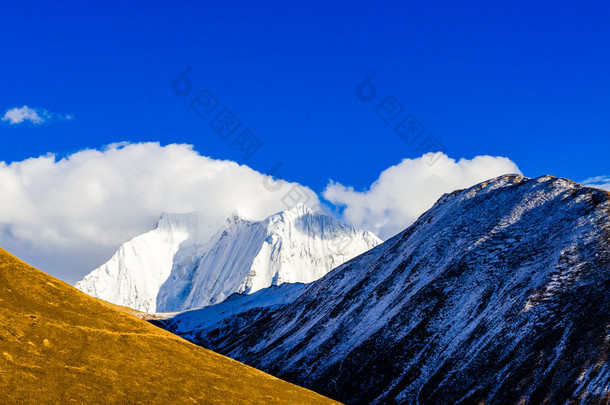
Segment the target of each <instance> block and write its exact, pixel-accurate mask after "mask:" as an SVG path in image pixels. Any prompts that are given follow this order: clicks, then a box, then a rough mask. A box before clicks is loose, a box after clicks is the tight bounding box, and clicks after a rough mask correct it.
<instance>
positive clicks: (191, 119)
mask: <svg viewBox="0 0 610 405" xmlns="http://www.w3.org/2000/svg"><path fill="white" fill-rule="evenodd" d="M489 3H490V2H461V3H460V4H456V3H454V2H448V1H447V2H387V3H384V4H381V5H380V4H375V3H373V2H336V3H333V4H329V3H328V2H307V3H306V4H305V5H302V6H299V7H297V6H295V5H288V4H287V3H286V2H255V3H254V2H186V3H181V4H179V5H177V4H170V3H164V2H120V3H119V2H104V3H103V4H100V3H98V4H90V3H87V2H84V3H83V2H69V1H66V2H60V4H57V3H48V2H35V1H34V2H32V1H5V2H4V3H3V13H2V15H1V16H0V33H1V36H2V38H4V41H3V55H4V57H3V63H1V64H0V75H1V77H2V78H3V80H2V82H1V84H0V107H2V108H5V109H8V108H10V107H15V106H22V105H28V106H31V107H39V108H45V109H47V110H49V111H51V112H56V113H62V114H72V115H73V116H74V119H73V120H69V121H61V120H57V122H52V123H48V124H45V125H38V126H35V125H8V124H6V123H2V124H3V125H1V126H0V133H1V134H2V146H3V147H2V148H1V153H0V160H4V161H7V162H10V161H17V160H22V159H24V158H27V157H31V156H38V155H40V154H44V153H47V152H55V153H59V154H66V153H70V152H73V151H76V150H79V149H82V148H85V147H100V146H102V145H104V144H108V143H112V142H118V141H134V142H135V141H160V142H161V143H163V144H166V143H172V142H185V143H190V144H193V145H194V146H195V149H196V150H198V151H199V152H200V153H201V154H203V155H207V156H212V157H214V158H218V159H231V160H234V161H237V162H240V163H247V164H248V165H249V166H251V167H252V168H254V169H256V170H259V171H261V172H269V170H270V169H271V168H272V167H273V166H274V165H275V164H276V162H278V161H281V162H282V163H283V166H282V173H281V174H282V175H283V177H285V178H287V179H290V180H294V181H299V182H301V183H303V184H307V185H308V186H310V187H312V188H313V189H314V190H316V191H320V190H322V189H323V188H324V186H325V185H326V184H327V182H328V179H329V178H332V179H334V180H336V181H340V182H342V183H346V184H350V185H353V186H354V187H356V188H357V189H358V188H364V187H367V186H368V185H370V183H371V182H372V181H374V180H375V179H376V178H377V176H378V175H379V173H380V172H381V171H382V170H383V169H385V168H387V167H388V166H390V165H393V164H396V163H398V162H399V161H400V160H401V159H402V158H406V157H416V156H419V155H421V152H420V151H416V150H415V148H414V147H412V146H409V145H407V144H405V143H404V142H402V140H401V139H400V138H399V137H398V136H396V134H395V133H394V132H393V128H392V127H391V126H389V125H386V124H385V123H384V122H383V121H382V120H381V119H380V118H379V117H378V116H377V115H376V113H375V107H376V105H377V104H378V102H381V101H383V99H384V97H385V96H388V95H393V96H395V99H396V100H398V101H399V102H400V103H401V104H402V105H403V107H404V111H405V113H412V114H414V115H415V116H416V117H417V118H418V119H419V120H420V121H421V122H422V123H423V124H424V125H425V127H426V129H427V131H428V132H429V133H431V134H433V135H435V136H436V137H437V138H438V140H439V141H441V142H442V144H443V145H444V147H445V148H446V151H447V154H448V155H449V156H451V157H454V158H462V157H463V158H471V157H473V156H476V155H485V154H490V155H500V156H506V157H509V158H510V159H512V160H513V161H514V162H516V163H517V164H518V166H519V168H520V169H521V170H522V171H523V172H524V173H525V174H526V175H530V176H537V175H540V174H544V173H551V174H554V175H559V176H566V177H570V178H573V179H575V180H582V179H585V178H587V177H591V176H596V175H605V174H607V173H608V166H607V156H606V155H607V151H608V144H609V141H608V139H609V135H610V114H609V113H608V112H609V107H610V75H609V74H608V72H609V71H610V69H609V67H610V49H609V48H610V32H609V31H610V30H609V28H608V24H607V21H609V20H610V13H609V11H610V9H609V5H608V3H607V2H586V3H585V4H583V3H580V4H577V3H575V2H570V3H569V2H544V1H543V2H535V3H532V2H493V3H494V4H489ZM186 66H190V67H191V72H190V76H189V77H190V79H191V81H192V85H193V88H194V90H193V92H195V91H199V90H203V89H209V90H210V92H211V93H213V94H214V96H215V97H216V98H217V99H218V101H219V103H220V106H219V108H221V107H223V108H228V109H230V110H231V111H232V112H233V113H234V114H235V116H237V117H238V118H239V120H240V121H241V122H242V127H241V128H243V129H245V128H247V129H250V130H251V131H252V133H253V134H255V136H256V137H257V138H258V139H259V140H260V141H261V142H262V143H263V146H262V147H261V149H260V150H259V151H258V152H257V153H256V154H255V155H253V156H252V157H251V158H250V159H248V160H247V161H246V160H244V158H243V154H242V152H241V151H240V150H239V148H236V147H235V145H233V146H231V145H230V141H225V140H223V139H222V138H221V137H219V136H218V135H217V134H216V133H215V132H214V131H213V130H212V129H211V128H210V126H209V122H208V121H206V120H203V119H201V118H199V116H197V115H196V114H195V113H194V112H193V111H192V110H191V109H190V107H189V101H190V96H188V97H185V98H180V97H177V96H176V95H174V94H173V93H172V91H171V81H172V79H173V78H174V77H175V76H176V75H177V74H179V73H180V72H181V71H182V70H183V69H184V68H185V67H186ZM371 72H375V74H376V77H375V85H376V87H377V89H378V96H377V100H375V101H374V102H372V103H369V104H367V103H363V102H361V101H360V100H359V99H358V98H357V97H356V95H355V90H356V87H357V86H358V84H359V83H360V82H361V81H362V80H363V79H364V78H365V77H367V76H368V75H369V74H370V73H371ZM193 94H194V93H193ZM187 99H188V100H187ZM212 118H213V117H212Z"/></svg>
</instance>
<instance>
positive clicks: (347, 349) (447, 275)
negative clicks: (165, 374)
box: [167, 176, 610, 404]
mask: <svg viewBox="0 0 610 405" xmlns="http://www.w3.org/2000/svg"><path fill="white" fill-rule="evenodd" d="M609 291H610V194H608V193H607V192H605V191H602V190H596V189H589V188H585V187H582V186H580V185H578V184H576V183H573V182H571V181H569V180H566V179H558V178H554V177H552V176H544V177H541V178H537V179H527V178H523V177H521V176H502V177H500V178H497V179H494V180H490V181H488V182H485V183H481V184H479V185H477V186H475V187H472V188H470V189H467V190H461V191H456V192H454V193H451V194H450V195H445V196H443V197H442V198H441V199H440V200H439V201H438V202H437V203H436V204H435V206H434V207H433V208H432V209H430V210H429V211H428V212H426V213H425V214H424V215H422V216H421V217H420V218H419V219H418V221H417V222H416V223H415V224H414V225H412V226H411V227H410V228H408V229H407V230H405V231H404V232H402V233H401V234H399V235H397V236H395V237H394V238H392V239H390V240H389V241H387V242H385V243H384V244H383V245H381V246H378V247H377V248H375V249H373V250H371V251H370V252H367V253H365V254H363V255H361V256H359V257H357V258H356V259H354V260H352V261H350V262H348V263H346V264H344V265H343V266H340V267H339V268H337V269H335V270H333V271H332V272H331V273H330V274H328V275H327V276H325V277H324V278H322V279H320V280H318V281H317V282H314V283H313V284H312V285H311V286H309V287H308V288H307V290H306V292H305V293H303V294H302V295H300V296H299V297H298V298H297V299H295V300H294V301H293V302H292V303H290V304H287V305H283V306H281V307H279V308H278V310H276V311H270V312H268V313H267V314H266V315H265V316H264V317H262V318H260V319H259V320H257V321H255V322H253V323H246V324H245V325H246V326H245V327H244V328H241V329H237V330H234V331H233V333H231V334H230V335H229V336H226V337H225V338H224V339H222V340H220V341H214V340H213V339H212V340H209V339H208V343H209V342H211V343H212V344H211V347H213V348H214V349H215V350H218V351H219V352H221V353H224V354H227V355H229V356H230V357H232V358H235V359H238V360H240V361H243V362H245V363H247V364H250V365H253V366H255V367H257V368H260V369H262V370H265V371H268V372H270V373H272V374H274V375H276V376H279V377H281V378H284V379H286V380H288V381H292V382H297V383H300V384H303V385H304V386H306V387H309V388H312V389H314V390H316V391H318V392H321V393H324V394H325V395H328V396H330V397H332V398H337V399H340V400H343V401H346V402H349V403H371V402H373V403H409V404H412V403H422V404H423V403H425V404H428V403H430V404H436V403H443V404H446V403H460V404H472V403H493V404H504V403H508V404H517V403H520V404H521V403H550V404H559V403H561V404H563V403H584V404H598V403H599V404H602V403H603V404H608V403H609V402H610V391H609V390H610V364H608V354H609V353H610V351H609V349H610V295H609V294H608V292H609ZM167 322H168V325H172V321H171V319H170V320H168V321H167ZM233 322H235V320H233ZM199 337H200V338H201V337H202V336H199ZM203 337H204V338H205V336H203Z"/></svg>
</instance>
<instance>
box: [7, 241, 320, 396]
mask: <svg viewBox="0 0 610 405" xmlns="http://www.w3.org/2000/svg"><path fill="white" fill-rule="evenodd" d="M0 395H1V396H0V402H1V403H20V404H22V403H36V404H41V403H45V404H46V403H97V404H105V403H121V404H139V403H141V404H151V403H160V404H163V403H176V404H188V403H202V404H203V403H205V404H209V403H222V404H226V403H257V404H258V403H289V404H299V403H301V404H315V403H332V401H331V400H329V399H327V398H325V397H322V396H320V395H318V394H315V393H314V392H311V391H308V390H306V389H303V388H300V387H297V386H295V385H292V384H289V383H287V382H285V381H282V380H279V379H277V378H274V377H272V376H270V375H268V374H265V373H263V372H262V371H259V370H256V369H253V368H251V367H248V366H246V365H244V364H241V363H239V362H236V361H234V360H231V359H229V358H226V357H224V356H221V355H219V354H216V353H213V352H211V351H209V350H206V349H203V348H201V347H198V346H195V345H193V344H191V343H188V342H186V341H185V340H183V339H181V338H179V337H177V336H174V335H172V334H171V333H169V332H166V331H163V330H161V329H158V328H156V327H155V326H153V325H151V324H149V323H148V322H146V321H143V320H140V319H138V318H136V317H135V316H133V315H130V314H129V313H126V312H124V311H121V310H119V309H117V308H116V307H114V306H111V305H110V304H107V303H106V302H103V301H100V300H97V299H95V298H91V297H89V296H87V295H86V294H84V293H82V292H80V291H78V290H76V289H75V288H73V287H71V286H69V285H68V284H66V283H64V282H62V281H60V280H57V279H55V278H53V277H51V276H49V275H47V274H45V273H43V272H41V271H39V270H36V269H34V268H33V267H31V266H29V265H27V264H26V263H24V262H22V261H20V260H19V259H17V258H16V257H14V256H12V255H11V254H9V253H7V252H6V251H4V250H2V249H0Z"/></svg>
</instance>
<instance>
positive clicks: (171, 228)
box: [75, 204, 381, 313]
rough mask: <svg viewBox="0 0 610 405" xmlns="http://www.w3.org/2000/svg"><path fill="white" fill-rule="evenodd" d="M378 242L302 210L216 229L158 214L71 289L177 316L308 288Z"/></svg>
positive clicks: (194, 218)
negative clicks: (277, 288) (291, 287)
mask: <svg viewBox="0 0 610 405" xmlns="http://www.w3.org/2000/svg"><path fill="white" fill-rule="evenodd" d="M380 243H381V240H380V239H379V238H377V236H375V235H374V234H373V233H371V232H368V231H365V230H361V229H357V228H354V227H352V226H349V225H347V224H345V223H342V222H341V221H339V220H337V219H335V218H333V217H331V216H327V215H324V214H321V213H318V212H315V211H312V210H311V209H310V208H308V207H307V206H305V205H303V204H297V205H296V206H294V207H293V208H291V209H289V210H286V211H283V212H280V213H277V214H275V215H272V216H270V217H269V218H266V219H265V220H262V221H253V220H250V219H247V218H243V217H242V216H240V215H239V214H238V213H234V214H233V215H232V216H231V217H229V218H228V219H227V221H226V223H225V224H224V225H223V226H222V227H221V228H220V229H214V227H211V226H208V225H206V222H205V220H204V218H203V217H202V216H201V215H200V214H197V213H190V214H163V215H162V217H161V219H160V220H159V222H158V224H157V226H156V228H155V229H153V230H152V231H150V232H147V233H145V234H143V235H140V236H138V237H136V238H134V239H132V240H131V241H128V242H127V243H125V244H123V245H122V246H121V247H120V248H119V250H118V251H117V252H116V253H115V254H114V255H113V257H112V258H111V259H110V260H109V261H108V262H107V263H105V264H103V265H102V266H100V267H99V268H97V269H95V270H93V271H92V272H91V273H89V274H88V275H87V276H85V277H84V278H83V279H82V280H81V281H79V282H77V283H76V285H75V287H76V288H78V289H80V290H81V291H83V292H85V293H87V294H89V295H92V296H94V297H97V298H101V299H104V300H106V301H109V302H112V303H115V304H118V305H124V306H127V307H130V308H132V309H135V310H138V311H143V312H148V313H154V312H172V311H183V310H187V309H192V308H201V307H205V306H208V305H213V304H217V303H220V302H222V301H224V300H225V299H226V298H228V297H229V296H231V295H232V294H234V293H238V294H251V293H254V292H256V291H259V290H261V289H263V288H266V287H269V286H274V285H280V284H283V283H310V282H312V281H314V280H317V279H319V278H321V277H322V276H324V275H325V274H327V273H328V272H329V271H330V270H332V269H333V268H335V267H337V266H339V265H341V264H342V263H344V262H346V261H348V260H350V259H351V258H353V257H355V256H357V255H359V254H361V253H363V252H366V251H368V250H370V249H371V248H373V247H375V246H377V245H379V244H380Z"/></svg>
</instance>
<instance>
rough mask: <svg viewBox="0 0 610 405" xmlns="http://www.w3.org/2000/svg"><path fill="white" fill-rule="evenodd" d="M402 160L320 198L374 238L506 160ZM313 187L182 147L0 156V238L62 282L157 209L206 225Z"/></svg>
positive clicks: (265, 212) (506, 166)
mask: <svg viewBox="0 0 610 405" xmlns="http://www.w3.org/2000/svg"><path fill="white" fill-rule="evenodd" d="M430 158H431V156H429V155H424V156H422V157H421V158H417V159H405V160H403V161H402V162H401V163H399V164H398V165H396V166H392V167H390V168H388V169H386V170H385V171H383V172H382V173H381V175H380V176H379V179H378V180H377V181H376V182H375V183H373V184H372V185H371V186H370V188H369V189H368V190H366V191H355V190H354V189H353V188H351V187H346V186H343V185H341V184H338V183H331V184H329V185H328V187H327V188H326V190H325V191H324V193H323V195H324V197H325V198H326V199H327V200H328V201H330V202H331V203H333V204H335V205H337V206H339V207H343V208H344V210H343V219H344V220H345V221H346V222H348V223H351V224H353V225H356V226H359V227H362V228H365V229H368V230H371V231H373V232H375V233H377V234H378V235H379V236H380V237H382V238H388V237H390V236H392V235H393V234H395V233H397V232H399V231H402V230H403V229H404V228H406V227H407V226H408V225H410V224H411V223H412V222H413V221H414V220H415V219H416V218H417V217H418V216H419V215H421V214H422V213H423V212H424V211H425V210H427V209H428V208H430V207H431V206H432V205H433V203H434V202H435V201H436V200H437V199H438V198H439V197H440V196H441V195H442V194H443V193H445V192H450V191H453V190H455V189H457V188H464V187H468V186H471V185H474V184H476V183H478V182H480V181H483V180H486V179H488V178H491V177H495V176H498V175H501V174H505V173H519V169H518V168H517V166H516V165H515V164H514V163H513V162H511V161H510V160H509V159H506V158H500V157H491V156H479V157H476V158H474V159H472V160H466V159H462V160H459V161H457V162H456V161H455V160H454V159H450V158H449V157H447V156H445V155H442V156H441V157H440V158H438V157H437V158H438V160H437V161H436V163H435V164H434V165H430V164H429V162H430ZM299 201H300V202H307V205H309V206H310V207H312V208H315V207H316V206H317V205H318V204H319V199H318V197H317V195H316V194H315V193H314V192H313V191H312V190H311V189H309V188H307V187H304V186H301V185H299V184H298V183H289V182H285V181H283V180H278V181H275V180H273V179H272V178H271V177H270V176H267V175H265V174H262V173H259V172H257V171H255V170H252V169H250V168H249V167H247V166H243V165H239V164H237V163H235V162H231V161H223V160H215V159H212V158H209V157H205V156H202V155H200V154H199V153H197V152H196V151H195V150H193V148H192V147H191V146H190V145H183V144H182V145H181V144H171V145H166V146H161V145H160V144H159V143H138V144H129V143H124V144H114V145H110V146H108V147H106V148H104V149H102V150H95V149H90V150H83V151H80V152H77V153H74V154H71V155H69V156H67V157H65V158H63V159H58V158H57V157H56V156H55V155H47V156H41V157H37V158H30V159H26V160H24V161H21V162H13V163H10V164H7V163H4V162H0V246H2V247H3V248H5V249H7V250H9V251H11V252H13V253H15V254H16V255H18V256H19V257H21V258H23V259H25V260H26V261H28V262H30V263H31V264H33V265H35V266H38V267H40V268H42V269H44V270H45V271H48V272H50V273H51V274H52V275H55V276H57V277H59V278H62V279H64V280H65V281H68V282H71V283H72V282H75V281H77V280H78V279H80V278H81V277H82V276H84V275H85V274H86V273H88V272H89V271H91V270H93V269H94V268H96V267H98V266H99V265H101V264H102V263H104V262H105V261H106V260H108V259H109V258H110V257H111V256H112V254H113V253H114V252H115V250H116V249H117V248H118V246H120V245H121V244H122V243H124V242H126V241H128V240H129V239H131V238H133V237H134V236H137V235H139V234H142V233H144V232H147V231H148V230H150V229H152V228H153V227H154V225H155V223H156V222H157V220H158V219H159V217H160V215H161V214H162V213H163V212H173V213H181V212H193V211H198V212H200V213H201V214H203V215H204V217H205V218H207V222H208V224H209V225H210V226H211V227H218V226H220V225H221V224H222V223H223V222H224V221H225V220H226V218H227V217H229V216H230V215H231V214H232V213H233V212H234V211H238V212H239V213H240V214H241V215H243V216H246V217H249V218H251V219H255V220H260V219H264V218H266V217H268V216H269V215H272V214H274V213H276V212H279V211H283V210H285V209H287V208H290V207H291V206H293V205H294V204H295V203H297V202H299Z"/></svg>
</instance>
